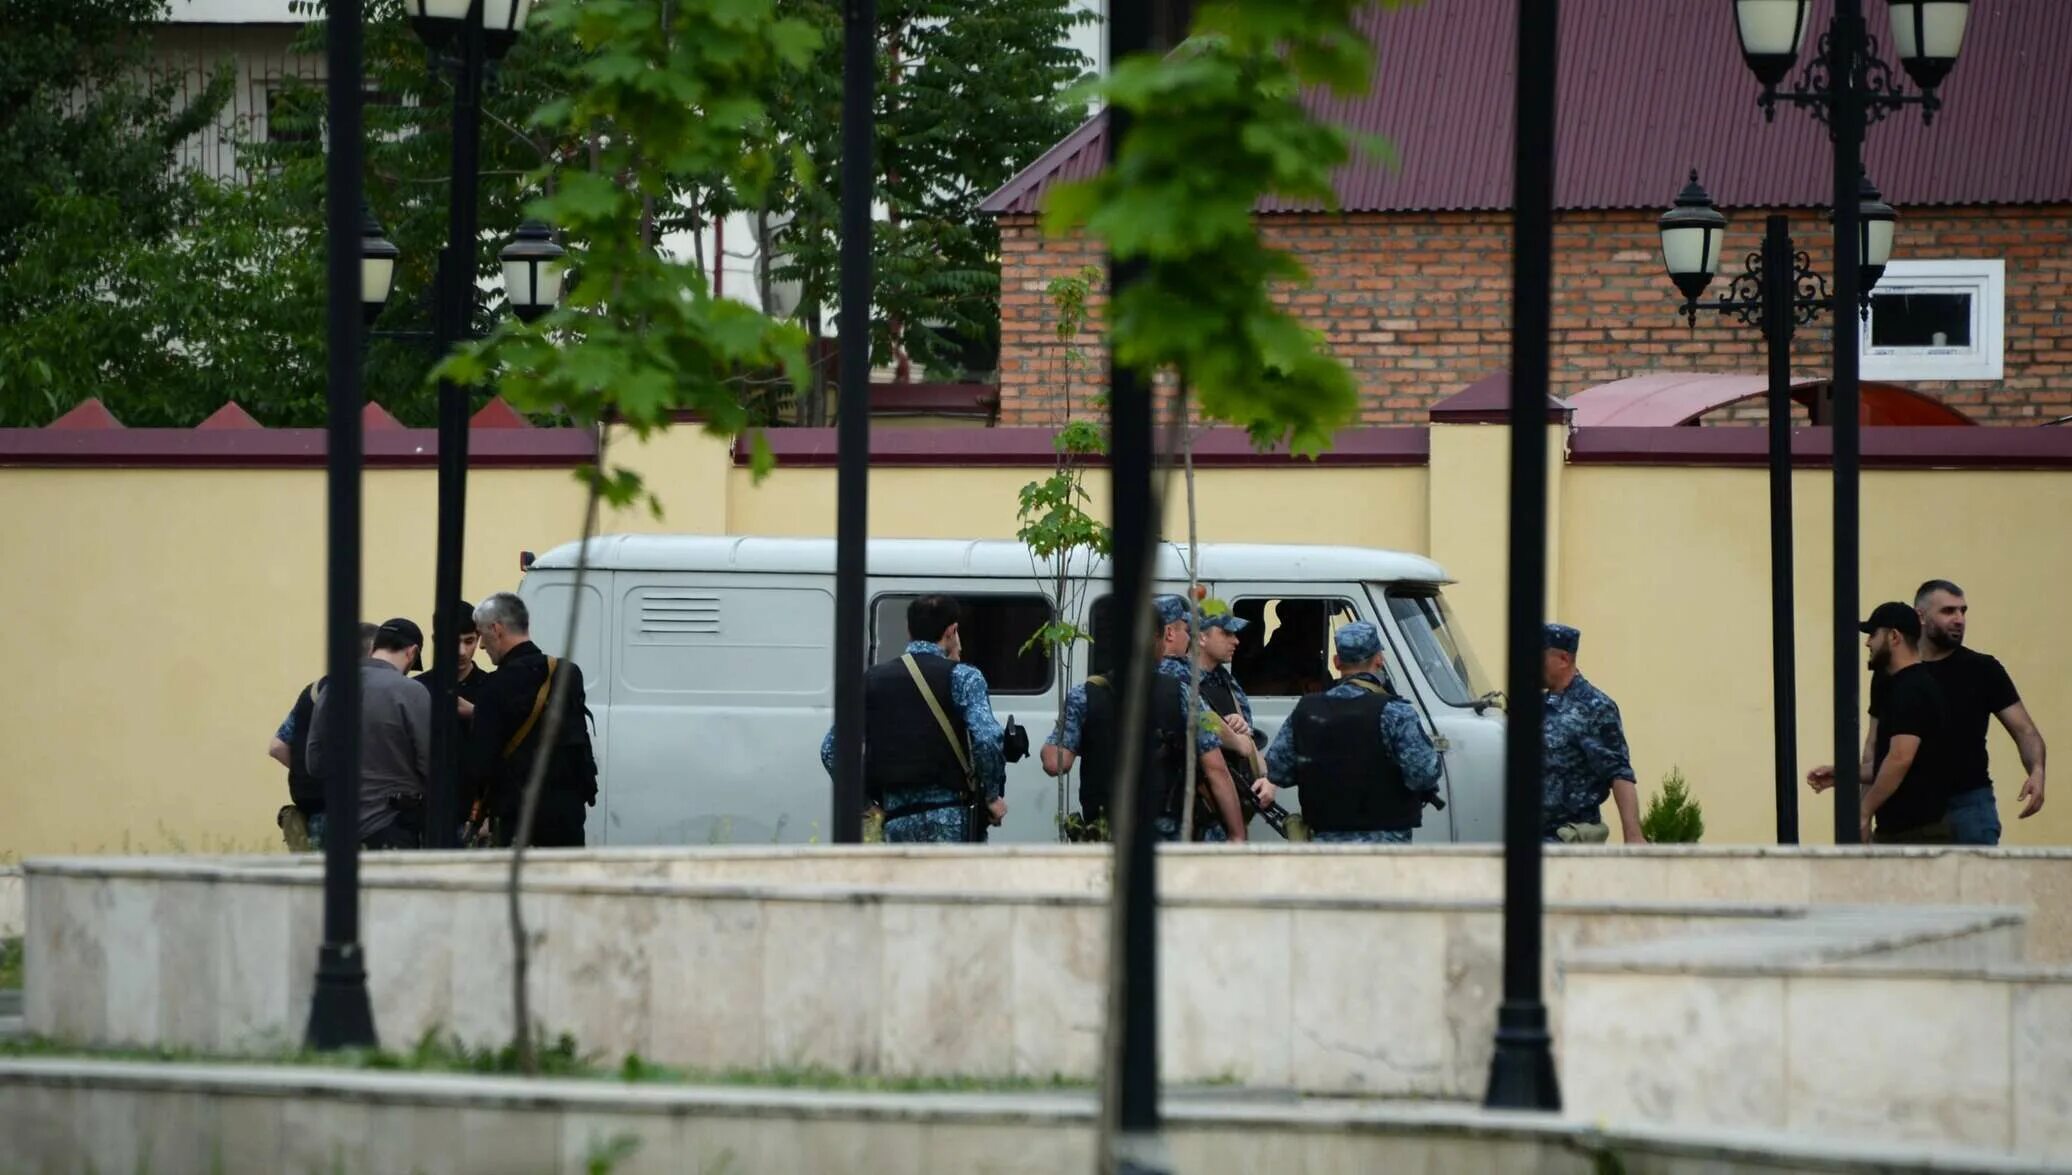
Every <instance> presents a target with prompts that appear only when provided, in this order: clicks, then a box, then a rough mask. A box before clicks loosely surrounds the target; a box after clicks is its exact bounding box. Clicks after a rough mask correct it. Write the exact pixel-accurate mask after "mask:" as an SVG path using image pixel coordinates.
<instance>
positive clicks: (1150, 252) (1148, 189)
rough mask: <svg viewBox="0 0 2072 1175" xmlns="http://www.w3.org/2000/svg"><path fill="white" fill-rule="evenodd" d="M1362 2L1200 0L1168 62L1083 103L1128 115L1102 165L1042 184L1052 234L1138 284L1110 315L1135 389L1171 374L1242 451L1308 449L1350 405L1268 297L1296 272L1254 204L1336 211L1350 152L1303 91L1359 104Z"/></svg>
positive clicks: (1304, 332)
mask: <svg viewBox="0 0 2072 1175" xmlns="http://www.w3.org/2000/svg"><path fill="white" fill-rule="evenodd" d="M1361 7H1364V4H1363V3H1362V0H1224V2H1221V3H1210V4H1204V5H1203V6H1202V7H1201V8H1200V10H1199V12H1198V13H1197V15H1196V17H1195V22H1194V26H1193V35H1192V36H1191V37H1190V38H1189V39H1188V40H1187V41H1186V42H1185V43H1184V44H1183V45H1182V46H1181V47H1180V49H1179V50H1178V51H1177V52H1175V53H1172V54H1170V55H1167V56H1165V57H1152V56H1148V55H1146V56H1138V57H1133V58H1130V59H1128V60H1125V61H1121V62H1118V63H1116V65H1115V68H1114V72H1113V73H1112V74H1111V75H1110V76H1109V77H1108V78H1107V79H1106V80H1105V81H1103V82H1101V83H1100V84H1099V85H1098V86H1096V87H1094V88H1093V91H1094V92H1095V93H1097V94H1098V95H1099V96H1100V97H1102V98H1103V99H1105V100H1106V101H1107V102H1108V103H1109V104H1110V105H1111V106H1113V107H1115V108H1119V109H1122V110H1125V111H1128V113H1129V115H1130V118H1131V128H1130V132H1129V134H1127V135H1126V136H1125V137H1124V139H1123V141H1122V142H1121V144H1120V151H1119V153H1118V156H1117V160H1116V163H1115V165H1114V166H1113V167H1111V168H1109V169H1108V170H1107V171H1105V172H1103V173H1102V174H1101V175H1100V176H1098V177H1096V178H1094V179H1091V180H1087V181H1083V182H1079V183H1073V184H1063V185H1060V186H1058V187H1057V188H1054V189H1053V190H1052V192H1051V194H1050V197H1049V202H1048V205H1047V207H1046V208H1045V214H1044V223H1045V227H1046V228H1047V229H1048V230H1049V231H1051V232H1053V233H1067V232H1073V231H1080V230H1084V231H1088V232H1091V233H1092V234H1093V235H1094V236H1096V237H1098V238H1100V239H1101V240H1103V241H1105V242H1106V244H1107V246H1108V249H1109V251H1110V253H1111V254H1112V255H1113V256H1114V257H1115V258H1116V259H1117V260H1118V261H1122V262H1130V261H1136V262H1142V263H1143V266H1144V269H1143V276H1142V278H1141V279H1140V280H1138V281H1137V282H1135V283H1134V284H1132V285H1131V286H1130V287H1129V288H1127V289H1126V290H1125V291H1124V292H1123V293H1122V294H1121V295H1120V296H1119V297H1117V298H1115V299H1114V300H1113V301H1112V302H1111V303H1110V305H1109V307H1108V330H1109V342H1110V346H1111V347H1112V348H1113V349H1114V353H1115V356H1116V358H1117V360H1118V361H1119V362H1121V363H1123V364H1125V365H1127V366H1129V367H1131V368H1134V369H1136V370H1137V371H1139V372H1140V373H1142V374H1143V375H1144V376H1145V377H1146V378H1147V379H1148V378H1151V377H1153V376H1155V375H1156V374H1158V373H1159V372H1161V371H1166V370H1171V371H1174V372H1177V373H1178V375H1179V377H1180V379H1181V380H1182V381H1183V382H1184V383H1185V384H1186V385H1187V386H1188V387H1189V389H1190V390H1191V392H1192V393H1193V395H1194V396H1195V397H1196V398H1197V402H1198V403H1199V405H1200V408H1201V411H1202V413H1203V414H1204V415H1205V416H1208V417H1210V418H1212V419H1216V420H1223V421H1228V422H1230V423H1232V424H1236V425H1239V426H1241V427H1243V428H1245V429H1246V430H1247V431H1248V432H1249V433H1250V434H1251V436H1252V439H1253V441H1254V442H1255V443H1258V444H1261V445H1269V444H1274V443H1277V442H1280V441H1287V442H1289V443H1290V444H1291V445H1292V447H1293V448H1294V449H1295V450H1296V451H1298V452H1304V453H1316V452H1318V451H1321V450H1322V449H1323V448H1324V447H1325V446H1327V445H1328V444H1329V443H1330V440H1331V435H1332V433H1333V431H1334V430H1336V429H1337V428H1338V427H1340V426H1342V425H1344V424H1346V423H1347V422H1349V421H1350V420H1351V419H1352V418H1353V416H1354V414H1355V413H1356V411H1357V409H1358V403H1359V393H1358V386H1357V384H1356V383H1355V382H1354V380H1353V377H1352V374H1351V372H1349V371H1348V370H1347V369H1346V367H1345V365H1344V364H1342V363H1341V362H1339V361H1338V360H1337V359H1336V358H1334V357H1333V356H1331V355H1330V354H1329V353H1328V352H1326V350H1325V349H1324V347H1323V343H1322V340H1321V339H1320V338H1319V337H1318V336H1317V335H1316V333H1315V332H1313V331H1310V330H1308V329H1307V328H1305V327H1304V326H1303V325H1302V324H1301V323H1300V322H1298V321H1297V320H1296V319H1295V317H1294V316H1293V315H1292V314H1290V313H1289V312H1288V311H1286V310H1284V309H1282V308H1281V307H1280V306H1279V305H1277V304H1276V303H1275V302H1274V300H1273V293H1274V291H1275V289H1276V287H1280V286H1286V285H1290V284H1296V283H1301V282H1305V281H1307V280H1308V272H1307V271H1306V270H1305V269H1304V268H1303V266H1302V265H1301V263H1300V262H1298V261H1296V260H1295V259H1294V258H1293V257H1291V256H1289V255H1288V254H1287V253H1285V252H1282V251H1280V250H1277V249H1273V248H1269V247H1268V246H1267V245H1266V244H1265V242H1264V240H1263V239H1262V237H1261V235H1260V232H1259V228H1258V225H1257V224H1256V222H1255V221H1254V218H1253V215H1252V209H1253V207H1254V205H1255V203H1256V202H1257V201H1258V199H1259V198H1260V197H1262V196H1265V195H1269V194H1272V195H1278V196H1282V197H1287V198H1291V199H1296V200H1306V201H1313V202H1315V203H1318V204H1321V205H1323V206H1325V207H1327V208H1328V207H1332V206H1333V205H1334V203H1335V196H1334V193H1333V190H1332V186H1331V173H1332V171H1333V170H1334V169H1336V168H1337V167H1338V166H1339V165H1341V164H1343V163H1344V162H1345V161H1346V160H1347V159H1349V158H1350V157H1351V152H1352V150H1353V149H1354V147H1355V146H1360V145H1364V146H1366V147H1367V148H1369V149H1375V150H1378V149H1380V146H1379V144H1378V143H1364V144H1362V143H1356V142H1355V138H1354V136H1353V135H1351V134H1350V133H1349V132H1347V131H1345V130H1344V129H1343V128H1340V127H1337V126H1334V125H1331V124H1329V123H1327V122H1324V121H1321V120H1319V119H1317V118H1314V117H1312V116H1311V114H1310V113H1309V111H1308V110H1306V109H1305V108H1304V106H1303V104H1302V101H1301V95H1302V90H1303V88H1304V87H1312V86H1321V87H1325V88H1328V89H1330V90H1332V91H1333V92H1335V93H1338V94H1341V95H1351V94H1359V93H1363V92H1364V91H1365V90H1366V88H1367V85H1368V80H1369V75H1370V74H1371V72H1372V70H1373V64H1374V63H1373V52H1372V49H1371V47H1370V46H1369V45H1368V43H1367V41H1366V38H1365V37H1364V36H1363V35H1362V34H1361V32H1360V30H1359V28H1358V27H1357V26H1356V25H1355V24H1354V21H1353V15H1354V13H1355V12H1356V11H1357V10H1358V9H1359V8H1361Z"/></svg>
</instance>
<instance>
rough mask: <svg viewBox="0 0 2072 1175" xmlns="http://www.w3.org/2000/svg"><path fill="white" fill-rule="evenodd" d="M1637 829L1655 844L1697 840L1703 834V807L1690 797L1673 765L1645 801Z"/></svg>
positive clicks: (1680, 774)
mask: <svg viewBox="0 0 2072 1175" xmlns="http://www.w3.org/2000/svg"><path fill="white" fill-rule="evenodd" d="M1640 831H1641V833H1642V835H1644V836H1646V837H1647V839H1648V843H1649V844H1657V845H1672V844H1696V843H1698V840H1699V838H1701V837H1703V836H1704V835H1705V810H1704V809H1703V808H1701V807H1700V806H1699V805H1698V801H1697V800H1695V799H1693V798H1692V797H1691V789H1690V785H1688V784H1686V783H1685V782H1684V777H1683V772H1682V771H1680V770H1676V769H1673V768H1672V769H1671V770H1670V772H1669V774H1668V775H1665V776H1663V777H1662V790H1661V791H1659V792H1656V793H1655V795H1654V798H1653V799H1650V800H1649V801H1648V810H1647V813H1646V814H1645V815H1643V816H1642V817H1641V818H1640Z"/></svg>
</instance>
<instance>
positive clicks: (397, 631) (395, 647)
mask: <svg viewBox="0 0 2072 1175" xmlns="http://www.w3.org/2000/svg"><path fill="white" fill-rule="evenodd" d="M374 647H375V648H377V649H383V650H390V651H398V652H400V651H401V650H403V649H409V648H415V649H416V650H417V652H416V653H413V654H412V655H411V657H410V672H412V673H422V672H424V629H422V628H419V627H418V626H417V622H416V621H415V620H410V619H408V618H406V617H402V616H398V617H396V618H395V619H394V620H388V621H383V622H382V625H381V627H380V628H377V629H375V630H374Z"/></svg>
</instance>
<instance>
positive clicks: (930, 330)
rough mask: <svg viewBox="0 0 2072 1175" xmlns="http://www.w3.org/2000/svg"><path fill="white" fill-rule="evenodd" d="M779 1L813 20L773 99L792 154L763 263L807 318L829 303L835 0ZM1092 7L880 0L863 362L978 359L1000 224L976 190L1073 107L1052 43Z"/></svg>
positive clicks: (1064, 130) (1026, 155) (988, 325)
mask: <svg viewBox="0 0 2072 1175" xmlns="http://www.w3.org/2000/svg"><path fill="white" fill-rule="evenodd" d="M781 7H782V8H783V9H784V10H785V11H787V12H790V13H792V14H795V15H796V16H797V17H798V18H799V19H801V20H804V21H806V22H807V23H810V24H814V25H817V26H818V27H820V28H822V29H824V30H826V33H827V36H826V39H825V41H824V42H823V45H822V48H821V50H820V52H819V53H818V54H816V55H815V57H814V59H813V60H812V61H811V62H810V63H809V64H808V65H807V66H806V67H805V68H804V69H801V70H798V71H795V72H793V73H791V74H788V75H786V76H785V78H784V79H783V88H782V92H781V93H779V94H777V95H775V96H774V97H775V100H774V103H773V112H774V114H775V116H776V118H777V120H778V125H779V127H780V130H781V132H782V133H783V135H784V136H785V138H786V139H787V140H788V141H790V142H792V143H794V144H796V145H797V146H798V147H799V148H800V149H801V151H800V155H801V159H802V162H803V163H804V164H805V167H804V169H803V170H793V169H789V168H787V169H786V170H785V171H784V172H783V173H782V174H780V175H779V177H778V180H777V183H776V184H775V185H774V186H773V187H772V189H771V192H770V198H771V201H772V203H771V204H770V206H769V207H770V208H771V210H772V213H773V219H774V221H775V222H776V223H774V224H773V225H772V226H771V228H770V231H769V234H768V245H769V248H770V251H772V252H774V253H775V255H776V256H775V264H774V268H773V275H772V276H773V277H774V278H775V279H776V280H779V281H787V282H797V283H799V288H800V292H801V300H800V312H801V315H802V316H805V317H807V318H809V319H810V318H812V317H813V316H814V315H815V314H816V313H817V311H818V309H819V308H822V307H825V308H830V309H832V308H834V307H836V306H837V305H838V304H839V298H838V296H837V289H836V286H837V283H838V280H839V271H838V267H837V264H836V261H837V252H838V249H839V247H840V239H839V236H838V234H837V229H838V227H839V211H840V200H841V187H840V174H839V173H840V160H841V105H842V103H841V96H842V69H841V66H842V38H841V29H842V21H841V5H840V4H839V3H835V2H833V0H783V4H782V5H781ZM1093 19H1094V17H1092V16H1091V15H1090V14H1088V13H1085V12H1081V11H1078V10H1076V9H1075V8H1074V7H1073V5H1072V4H1071V0H955V2H951V0H880V3H879V5H878V42H877V43H878V71H879V72H878V79H877V102H876V112H875V117H876V126H877V132H876V133H877V138H876V152H875V155H874V159H873V162H874V169H873V170H874V172H875V180H876V189H875V191H874V193H873V196H874V199H875V200H876V202H877V203H878V204H879V205H880V206H881V208H882V210H883V212H884V216H883V217H881V218H880V219H879V220H878V221H877V222H876V226H875V238H874V241H873V246H872V250H873V255H874V259H875V268H876V274H875V278H876V287H877V288H876V304H875V306H874V308H873V310H872V316H871V353H872V356H873V361H874V362H878V363H884V362H890V363H893V364H896V365H897V366H898V367H899V369H900V371H901V373H902V375H904V374H906V373H907V372H908V370H909V369H910V368H911V367H913V366H914V365H918V366H919V367H920V368H921V369H922V370H923V371H925V372H927V373H930V374H933V375H936V376H943V377H947V376H953V375H956V374H961V373H962V372H963V371H965V370H967V369H969V368H971V367H973V366H975V365H978V366H985V367H990V366H991V364H992V362H993V359H992V358H991V357H992V356H995V355H997V354H998V351H999V333H1000V265H999V252H1000V233H999V228H998V226H997V225H995V223H994V222H993V219H992V217H990V216H987V215H985V214H983V213H981V212H979V211H978V204H979V201H980V200H982V199H984V198H985V197H986V196H987V195H988V194H989V193H991V192H992V191H993V189H995V188H997V187H999V186H1000V185H1001V184H1003V183H1005V182H1007V180H1008V179H1010V178H1011V177H1012V176H1013V175H1014V173H1015V172H1016V171H1018V170H1020V169H1021V168H1022V167H1023V166H1025V165H1026V164H1028V163H1029V162H1030V161H1031V160H1034V159H1035V158H1036V157H1037V156H1038V155H1040V154H1042V153H1043V152H1044V151H1045V150H1047V149H1049V147H1050V146H1051V145H1052V144H1053V143H1056V142H1057V141H1058V140H1059V139H1061V138H1063V137H1064V136H1065V135H1067V134H1068V133H1070V132H1071V130H1072V128H1073V127H1074V126H1075V125H1077V123H1078V122H1079V121H1080V119H1081V118H1083V117H1084V114H1085V107H1084V106H1083V105H1080V104H1078V103H1075V102H1072V101H1069V100H1067V98H1066V93H1067V91H1068V88H1069V87H1070V86H1072V84H1073V83H1075V82H1077V81H1079V80H1081V79H1082V77H1083V76H1084V74H1085V71H1086V68H1087V65H1088V62H1087V60H1086V58H1085V57H1084V55H1082V54H1080V53H1079V52H1078V51H1077V50H1074V49H1072V48H1071V47H1070V46H1069V45H1067V44H1066V43H1065V41H1066V38H1067V37H1068V36H1069V34H1070V33H1071V31H1072V29H1074V28H1075V27H1077V26H1078V25H1080V24H1082V23H1085V22H1087V21H1090V20H1093Z"/></svg>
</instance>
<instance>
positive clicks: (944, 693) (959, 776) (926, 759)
mask: <svg viewBox="0 0 2072 1175" xmlns="http://www.w3.org/2000/svg"><path fill="white" fill-rule="evenodd" d="M914 663H915V664H916V665H919V666H920V667H921V677H922V679H923V680H925V681H927V682H928V688H929V690H930V691H931V692H933V693H934V694H935V698H936V701H937V702H939V703H940V704H941V705H942V711H943V713H944V714H946V715H948V716H949V719H950V728H951V729H952V730H955V731H956V732H957V740H958V742H959V744H960V745H962V746H966V747H968V746H970V745H971V742H970V734H969V732H967V731H966V730H965V729H964V714H963V712H962V711H960V710H959V709H958V708H957V706H956V705H955V703H953V702H952V701H951V700H950V671H951V670H953V669H955V668H956V664H955V662H952V661H951V660H950V659H949V658H947V657H940V656H937V655H935V654H933V653H916V654H914ZM863 780H864V789H865V791H866V792H867V793H868V794H869V797H870V799H871V800H872V801H873V802H875V803H879V804H882V803H884V802H885V797H886V796H887V795H888V794H890V793H893V792H915V791H949V792H954V793H957V794H959V795H962V794H963V793H964V791H965V790H966V789H967V787H968V783H967V781H966V780H965V778H964V768H963V767H962V766H961V765H960V764H959V763H958V762H957V753H956V752H955V751H954V750H952V749H951V748H950V743H949V740H948V739H946V738H944V737H943V734H942V724H941V723H939V722H937V721H936V720H935V714H934V712H933V711H931V710H929V708H928V701H927V699H925V698H923V697H922V696H921V691H920V690H918V689H916V688H915V687H914V678H913V675H912V674H910V673H908V672H907V667H906V666H905V665H904V664H902V663H901V662H900V661H899V660H897V659H894V660H891V661H887V662H885V663H884V664H883V665H874V666H872V667H871V669H870V671H869V672H867V673H865V674H864V675H863Z"/></svg>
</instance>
